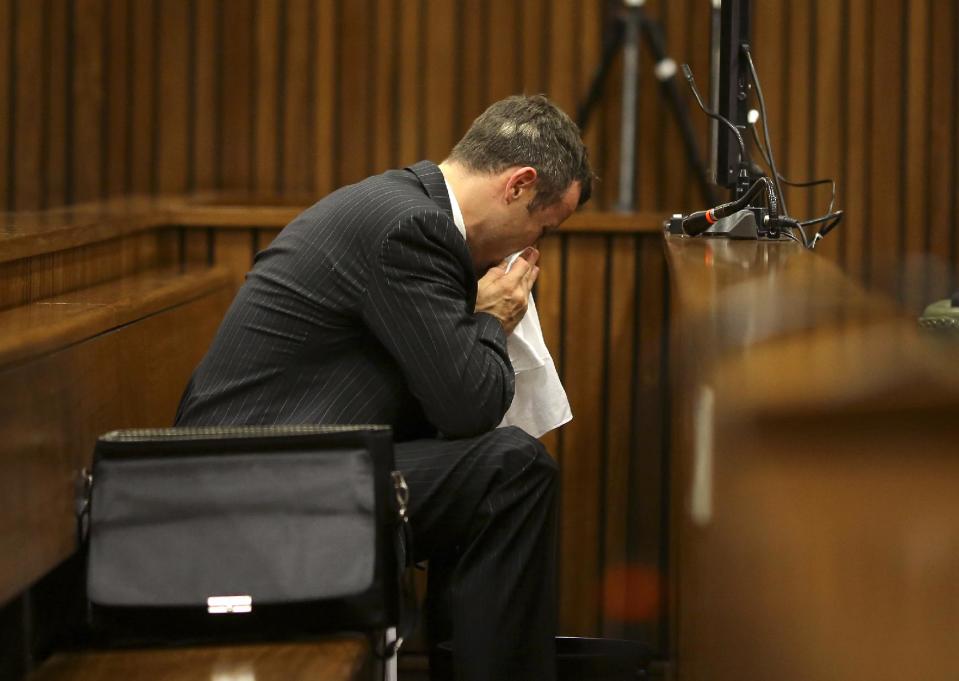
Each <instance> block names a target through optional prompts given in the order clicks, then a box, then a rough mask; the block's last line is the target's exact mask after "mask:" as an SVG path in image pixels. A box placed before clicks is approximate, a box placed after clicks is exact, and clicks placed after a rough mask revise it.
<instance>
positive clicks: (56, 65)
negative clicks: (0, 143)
mask: <svg viewBox="0 0 959 681" xmlns="http://www.w3.org/2000/svg"><path fill="white" fill-rule="evenodd" d="M46 9H47V13H46V24H47V26H46V31H45V33H46V36H45V41H46V42H45V43H44V49H45V50H47V53H46V54H45V55H44V60H45V62H46V67H45V68H44V71H45V72H46V83H45V88H46V89H45V92H44V101H43V108H44V112H43V116H44V118H45V119H46V124H45V126H44V128H45V130H44V144H43V146H44V150H45V153H44V156H43V158H42V160H41V162H42V163H43V165H44V168H43V180H44V184H43V187H42V197H41V200H40V203H41V205H42V206H44V207H52V206H62V205H63V204H64V203H66V201H67V178H68V175H69V169H68V168H67V163H66V139H67V135H66V128H67V98H66V96H65V95H66V90H67V83H68V82H69V81H68V79H67V68H68V66H69V64H68V55H67V31H68V30H69V26H68V23H67V22H68V12H67V9H68V7H67V5H66V3H62V2H47V3H46ZM2 127H3V126H2V124H0V129H2Z"/></svg>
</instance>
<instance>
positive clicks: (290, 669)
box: [28, 637, 370, 681]
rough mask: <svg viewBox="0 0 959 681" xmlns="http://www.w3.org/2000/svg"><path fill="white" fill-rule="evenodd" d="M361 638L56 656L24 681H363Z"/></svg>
mask: <svg viewBox="0 0 959 681" xmlns="http://www.w3.org/2000/svg"><path fill="white" fill-rule="evenodd" d="M369 657H370V652H369V645H368V643H367V642H366V639H365V638H362V637H355V638H340V639H330V640H324V641H318V642H315V643H285V644H270V645H264V644H260V645H246V646H216V647H205V648H179V649H166V650H129V651H109V652H83V653H60V654H58V655H55V656H54V657H53V658H52V659H51V660H49V661H48V662H47V663H46V664H44V665H43V666H42V667H41V668H40V669H39V670H37V671H36V672H35V673H34V674H32V675H30V677H29V679H28V681H113V680H115V679H137V680H138V681H227V680H233V679H240V678H242V679H246V680H248V681H360V680H361V679H362V680H363V681H366V680H367V679H369V678H370V676H369V672H370V669H369Z"/></svg>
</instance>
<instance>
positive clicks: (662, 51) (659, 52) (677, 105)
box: [639, 11, 718, 206]
mask: <svg viewBox="0 0 959 681" xmlns="http://www.w3.org/2000/svg"><path fill="white" fill-rule="evenodd" d="M639 19H640V26H641V27H642V30H643V33H644V34H645V36H646V42H647V43H648V44H649V46H650V49H651V50H652V51H653V59H654V60H655V61H656V66H657V69H659V68H660V66H661V65H663V64H666V63H667V62H669V63H674V62H672V61H671V60H669V56H668V55H667V54H666V43H665V40H664V39H663V34H662V30H661V29H660V28H659V25H658V24H657V23H655V22H653V21H651V20H650V19H648V18H647V17H646V15H645V13H643V12H642V11H640V15H639ZM672 70H673V73H669V72H666V73H662V72H657V79H658V80H659V85H660V91H661V92H662V94H663V97H664V98H665V99H666V103H667V104H668V105H669V107H670V109H671V110H672V112H673V116H674V117H675V119H676V123H677V124H678V125H679V130H680V132H681V133H682V136H683V149H684V150H685V152H686V160H687V161H688V162H689V166H690V168H691V169H692V170H693V172H695V173H696V175H697V177H698V179H699V190H700V191H701V192H702V195H703V201H704V202H705V203H706V205H707V206H714V205H716V203H717V202H718V199H717V198H716V192H715V190H714V189H713V186H712V184H711V183H710V181H709V175H708V173H707V170H706V162H705V161H704V160H703V156H702V154H701V153H700V151H699V144H698V143H697V142H696V131H695V130H694V129H693V124H692V121H691V120H690V118H689V109H687V108H686V102H685V100H684V99H683V98H682V97H681V96H680V94H679V89H678V88H677V87H676V78H675V75H674V72H675V67H673V69H672Z"/></svg>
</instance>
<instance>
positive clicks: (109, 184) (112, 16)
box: [54, 0, 133, 196]
mask: <svg viewBox="0 0 959 681" xmlns="http://www.w3.org/2000/svg"><path fill="white" fill-rule="evenodd" d="M54 4H57V5H60V4H63V3H54ZM109 9H110V11H109V14H108V16H107V29H106V30H107V36H106V40H107V42H108V50H107V51H106V54H107V64H106V71H105V74H104V78H105V82H106V87H107V93H108V96H107V104H106V107H105V111H104V116H105V117H106V123H105V129H106V131H107V135H106V139H105V140H104V145H105V154H104V162H105V166H106V168H105V171H104V178H103V182H104V193H105V194H106V195H107V196H120V195H122V194H123V193H124V192H125V191H126V188H127V176H128V173H129V168H128V167H127V160H128V158H129V155H128V149H127V142H128V140H129V135H128V134H127V127H126V126H127V122H128V115H127V109H128V108H129V107H130V106H131V96H130V95H129V93H128V92H127V87H128V85H129V84H130V79H129V78H128V77H127V69H128V68H129V63H128V62H129V60H128V58H127V56H128V55H129V54H130V50H131V49H132V46H131V45H130V44H129V42H128V40H129V38H130V34H129V33H128V31H127V25H128V21H129V13H130V12H132V11H133V9H132V8H131V7H130V3H129V2H127V1H123V0H120V1H118V2H114V3H112V4H111V5H110V6H109Z"/></svg>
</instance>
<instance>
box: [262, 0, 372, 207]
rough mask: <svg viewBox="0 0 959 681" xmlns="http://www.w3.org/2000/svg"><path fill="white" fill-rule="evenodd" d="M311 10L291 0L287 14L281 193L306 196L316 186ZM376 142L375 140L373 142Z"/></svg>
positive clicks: (302, 0)
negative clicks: (312, 163) (313, 139)
mask: <svg viewBox="0 0 959 681" xmlns="http://www.w3.org/2000/svg"><path fill="white" fill-rule="evenodd" d="M309 18H310V8H309V3H308V2H307V0H290V2H289V5H288V7H287V11H286V36H285V38H286V39H285V40H284V41H283V42H284V44H283V45H281V47H282V48H283V49H285V50H286V59H285V64H286V74H287V75H286V83H285V88H284V91H285V98H284V112H283V114H284V118H283V135H284V139H283V166H282V168H281V170H282V184H281V186H280V188H279V189H280V191H281V192H282V193H285V194H294V195H302V194H305V193H306V192H308V191H309V190H310V188H311V187H312V184H313V182H312V177H311V172H312V167H311V157H312V155H313V153H314V152H313V151H312V150H311V145H312V134H311V121H310V120H309V116H308V113H309V110H310V106H311V104H312V103H311V102H310V101H309V98H308V97H309V91H310V82H309V78H310V68H311V66H312V64H311V61H310V59H309V49H310V42H309V40H310V32H309ZM370 143H372V141H371V142H370Z"/></svg>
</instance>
